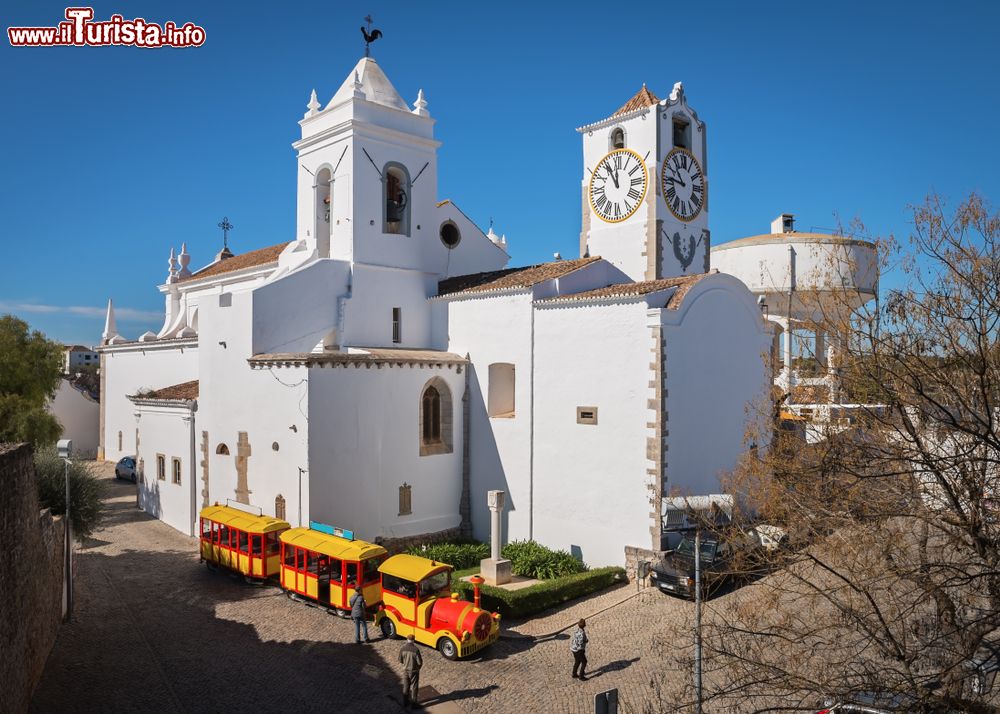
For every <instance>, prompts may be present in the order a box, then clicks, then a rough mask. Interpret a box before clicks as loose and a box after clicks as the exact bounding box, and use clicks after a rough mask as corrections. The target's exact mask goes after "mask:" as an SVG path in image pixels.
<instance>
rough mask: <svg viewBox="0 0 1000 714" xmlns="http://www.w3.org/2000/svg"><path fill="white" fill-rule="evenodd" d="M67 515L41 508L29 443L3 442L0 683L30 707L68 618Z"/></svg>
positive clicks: (14, 702)
mask: <svg viewBox="0 0 1000 714" xmlns="http://www.w3.org/2000/svg"><path fill="white" fill-rule="evenodd" d="M64 538H65V534H64V531H63V522H62V519H61V518H53V517H52V515H51V514H50V513H49V510H48V509H45V510H40V509H39V507H38V490H37V487H36V485H35V470H34V467H33V466H32V452H31V447H30V446H29V445H28V444H0V543H2V544H3V547H0V603H2V606H0V613H2V614H0V682H3V683H4V700H5V701H4V705H3V706H0V709H2V708H4V707H6V706H10V707H11V711H27V709H28V704H29V703H30V702H31V695H32V692H33V691H34V689H35V685H36V684H37V683H38V679H39V677H41V675H42V670H43V669H44V667H45V660H46V659H47V658H48V656H49V651H50V650H51V649H52V645H53V644H54V643H55V640H56V634H57V633H58V631H59V624H60V622H61V621H62V607H63V604H62V600H63V596H62V588H63V555H64V550H63V542H64Z"/></svg>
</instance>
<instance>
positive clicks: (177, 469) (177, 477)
mask: <svg viewBox="0 0 1000 714" xmlns="http://www.w3.org/2000/svg"><path fill="white" fill-rule="evenodd" d="M171 462H172V466H173V479H174V483H180V482H181V460H180V459H178V458H177V457H176V456H175V457H174V458H173V459H171Z"/></svg>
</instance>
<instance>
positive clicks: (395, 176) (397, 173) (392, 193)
mask: <svg viewBox="0 0 1000 714" xmlns="http://www.w3.org/2000/svg"><path fill="white" fill-rule="evenodd" d="M382 199H383V200H382V205H383V211H384V213H383V216H382V219H383V221H382V222H383V228H382V231H383V232H384V233H395V234H398V235H404V236H408V235H410V175H409V174H408V173H407V171H406V167H405V166H403V165H402V164H398V163H395V162H391V163H388V164H386V165H385V169H384V170H383V171H382Z"/></svg>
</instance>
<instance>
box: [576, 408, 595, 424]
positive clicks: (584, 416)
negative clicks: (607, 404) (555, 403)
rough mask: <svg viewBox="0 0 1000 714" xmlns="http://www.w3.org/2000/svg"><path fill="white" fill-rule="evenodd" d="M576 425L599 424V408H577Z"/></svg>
mask: <svg viewBox="0 0 1000 714" xmlns="http://www.w3.org/2000/svg"><path fill="white" fill-rule="evenodd" d="M576 423H577V424H592V425H595V426H596V424H597V407H577V408H576Z"/></svg>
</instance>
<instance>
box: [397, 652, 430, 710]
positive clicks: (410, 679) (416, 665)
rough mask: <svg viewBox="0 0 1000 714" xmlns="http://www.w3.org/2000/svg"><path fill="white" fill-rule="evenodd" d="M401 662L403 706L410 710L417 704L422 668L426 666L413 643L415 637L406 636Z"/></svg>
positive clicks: (400, 657)
mask: <svg viewBox="0 0 1000 714" xmlns="http://www.w3.org/2000/svg"><path fill="white" fill-rule="evenodd" d="M399 661H400V663H402V665H403V706H404V707H406V708H407V709H409V708H410V707H411V706H413V705H416V704H417V692H418V691H419V689H420V668H421V667H423V666H424V658H423V657H422V656H421V655H420V650H419V649H417V645H416V643H415V642H414V641H413V635H407V636H406V642H404V643H403V646H402V647H401V648H400V649H399Z"/></svg>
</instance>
